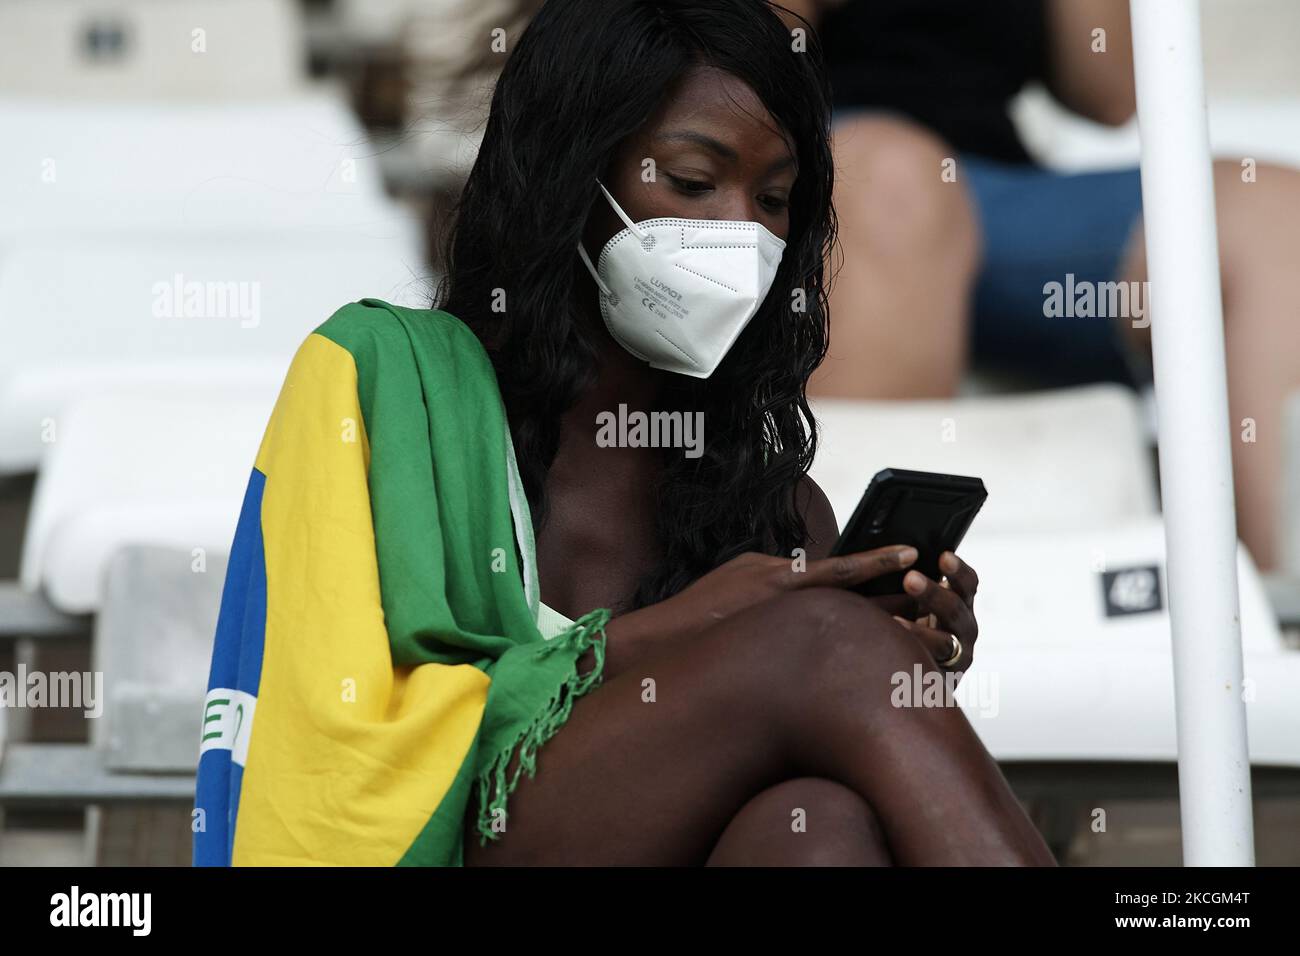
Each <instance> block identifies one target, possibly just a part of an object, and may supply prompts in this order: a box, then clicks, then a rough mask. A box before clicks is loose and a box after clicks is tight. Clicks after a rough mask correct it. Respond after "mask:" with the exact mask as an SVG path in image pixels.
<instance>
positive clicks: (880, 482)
mask: <svg viewBox="0 0 1300 956" xmlns="http://www.w3.org/2000/svg"><path fill="white" fill-rule="evenodd" d="M987 497H988V492H987V491H986V490H985V489H984V482H983V481H981V480H980V479H979V478H967V477H964V476H962V475H942V474H937V473H935V472H929V471H906V470H904V469H902V468H886V469H884V470H883V471H879V472H877V473H876V476H875V477H874V478H872V479H871V484H869V485H867V490H866V491H865V492H863V495H862V500H861V501H859V502H858V506H857V508H855V509H854V511H853V517H851V518H849V523H848V524H847V525H845V527H844V531H843V533H842V534H841V535H840V538H839V540H838V541H837V542H835V548H834V550H833V551H831V554H833V555H834V554H851V553H853V552H855V551H870V550H872V549H873V548H883V547H887V546H889V545H894V544H910V545H911V546H912V547H914V548H916V550H917V551H918V552H920V556H919V557H918V558H917V560H916V563H915V564H913V565H912V566H911V567H910V568H905V569H903V570H902V571H897V572H894V573H892V574H887V575H884V576H883V577H879V578H873V579H872V580H870V581H866V582H864V583H862V584H860V585H858V586H857V587H856V588H854V590H855V591H858V592H859V593H860V594H866V595H868V596H874V595H885V594H899V593H902V591H903V575H905V574H906V573H907V572H908V571H911V570H916V571H920V572H921V573H922V574H924V575H926V577H929V578H931V579H932V580H935V581H938V580H941V579H942V577H943V572H942V571H940V570H939V555H941V554H943V552H945V551H955V550H956V549H957V546H958V545H959V544H961V540H962V538H964V537H965V536H966V530H967V529H968V528H969V527H970V525H971V522H972V521H974V520H975V515H977V514H978V513H979V510H980V507H981V506H983V504H984V500H985V499H986V498H987Z"/></svg>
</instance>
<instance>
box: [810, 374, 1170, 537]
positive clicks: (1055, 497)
mask: <svg viewBox="0 0 1300 956" xmlns="http://www.w3.org/2000/svg"><path fill="white" fill-rule="evenodd" d="M812 407H813V413H814V415H815V416H816V418H817V420H818V422H819V424H820V427H821V446H820V448H819V450H818V452H817V460H816V461H815V462H814V464H813V469H812V477H813V479H814V480H815V481H816V482H817V483H818V484H819V485H820V486H821V488H822V490H823V491H825V492H826V495H827V497H828V498H829V499H830V502H831V506H832V507H833V508H834V509H835V515H836V517H837V518H838V519H839V522H840V525H841V527H842V526H843V525H844V524H845V523H846V522H847V521H848V519H849V516H850V515H851V514H852V513H853V509H854V507H855V506H856V505H857V503H858V499H859V498H861V497H862V492H863V491H864V490H865V489H866V486H867V482H868V481H869V480H870V478H871V476H872V475H874V474H875V473H876V472H877V471H879V470H880V469H882V468H907V469H913V470H917V471H941V472H947V473H949V474H958V475H962V474H966V475H976V476H978V477H980V478H983V479H984V485H985V487H986V488H987V489H988V492H989V499H988V501H987V503H986V504H985V505H984V508H983V510H982V511H981V513H980V516H979V517H978V518H977V519H976V524H975V526H976V528H977V529H979V530H983V531H989V530H1028V529H1036V530H1043V531H1054V530H1071V529H1078V528H1092V527H1097V526H1099V525H1105V524H1115V523H1120V522H1123V521H1126V520H1129V519H1132V518H1138V517H1145V516H1150V515H1153V514H1155V513H1156V499H1155V490H1154V489H1155V475H1154V472H1153V469H1152V465H1151V460H1150V452H1149V450H1148V445H1147V441H1146V437H1145V432H1144V429H1143V425H1142V411H1141V406H1140V404H1139V402H1138V400H1137V398H1136V397H1135V396H1134V395H1133V393H1132V392H1131V391H1129V390H1128V389H1125V388H1122V387H1120V386H1115V385H1090V386H1085V387H1082V388H1073V389H1060V390H1057V391H1050V392H1032V393H1025V394H1016V395H997V396H979V397H972V398H959V399H955V400H952V401H926V402H868V401H853V400H848V399H822V400H814V401H813V405H812Z"/></svg>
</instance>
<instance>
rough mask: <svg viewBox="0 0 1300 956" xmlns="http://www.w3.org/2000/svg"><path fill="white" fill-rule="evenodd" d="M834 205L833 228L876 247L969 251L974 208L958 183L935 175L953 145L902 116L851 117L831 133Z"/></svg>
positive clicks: (951, 155) (950, 156)
mask: <svg viewBox="0 0 1300 956" xmlns="http://www.w3.org/2000/svg"><path fill="white" fill-rule="evenodd" d="M834 154H835V167H836V186H835V207H836V212H837V213H838V214H839V216H840V219H841V226H842V229H843V230H844V231H846V232H847V233H849V236H848V238H850V239H852V238H853V236H852V233H853V232H854V231H855V230H856V231H857V232H858V233H859V235H860V236H861V237H863V238H865V239H868V240H869V241H871V242H872V244H873V245H876V246H879V247H881V248H882V249H885V250H888V249H898V250H899V251H902V250H903V249H905V248H906V249H910V248H914V247H915V246H916V245H918V244H923V245H933V244H935V243H944V244H945V245H949V246H951V245H959V246H962V247H963V248H968V249H970V250H972V251H973V249H974V247H975V244H976V242H975V237H976V235H977V230H976V222H975V213H974V206H973V204H972V202H971V200H970V197H969V195H968V193H967V191H966V188H965V185H964V183H963V182H962V179H961V176H960V172H958V175H957V177H956V179H955V180H953V179H952V177H945V176H944V175H943V172H944V169H945V164H946V163H948V162H950V161H952V160H954V151H953V150H952V149H951V148H950V147H949V146H948V145H947V144H946V143H944V141H943V140H941V139H939V138H938V137H937V136H935V135H934V134H932V133H931V132H929V131H928V130H926V129H925V128H924V127H922V126H919V125H917V124H916V123H913V122H911V121H908V120H903V119H898V118H894V117H889V116H865V117H860V118H858V117H855V118H853V119H850V120H845V121H843V123H842V124H838V125H837V127H836V131H835V137H834Z"/></svg>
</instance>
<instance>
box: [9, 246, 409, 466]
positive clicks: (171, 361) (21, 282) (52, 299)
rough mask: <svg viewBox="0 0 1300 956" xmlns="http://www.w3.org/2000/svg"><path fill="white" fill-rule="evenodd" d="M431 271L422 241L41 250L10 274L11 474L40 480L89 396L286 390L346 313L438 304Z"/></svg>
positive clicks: (15, 262) (20, 256)
mask: <svg viewBox="0 0 1300 956" xmlns="http://www.w3.org/2000/svg"><path fill="white" fill-rule="evenodd" d="M422 263H423V255H422V251H421V250H420V248H419V246H418V244H417V243H416V242H415V237H414V236H409V237H408V238H407V239H405V240H401V239H398V240H383V239H370V238H366V237H360V236H350V235H344V236H322V235H318V236H296V235H295V236H275V235H273V234H263V235H257V236H252V237H245V238H240V239H237V238H235V237H227V236H196V235H190V236H184V237H166V236H161V235H150V236H147V237H135V238H122V239H119V240H117V241H115V242H111V243H110V242H108V241H106V240H78V241H73V240H64V241H60V242H54V241H47V242H40V243H28V244H26V245H25V246H24V248H23V249H22V251H19V252H16V253H15V254H14V255H13V256H11V257H9V258H7V259H5V260H3V261H0V340H3V341H4V342H5V343H6V347H5V349H4V351H2V352H0V474H4V473H17V472H25V471H31V470H33V469H34V468H35V466H36V464H37V462H38V460H39V458H40V455H41V452H42V449H43V448H44V447H45V446H46V445H47V444H48V443H49V442H50V441H51V438H52V437H53V436H52V434H51V432H52V431H53V435H54V436H56V435H57V434H58V424H59V416H60V412H61V410H62V408H63V405H64V403H65V401H67V400H69V399H72V398H75V397H76V396H78V395H86V396H89V395H93V394H95V393H96V392H97V391H98V390H101V389H105V388H111V387H113V386H115V385H116V384H127V385H130V384H131V383H137V384H140V385H142V386H144V387H145V388H148V389H152V390H153V394H154V395H156V396H159V398H160V400H161V401H163V402H166V401H167V400H169V399H170V397H171V396H173V395H175V396H184V395H186V394H188V393H189V391H190V390H191V387H192V386H193V385H201V384H219V383H220V382H223V381H225V382H228V383H229V384H230V387H232V388H241V387H243V386H244V385H245V384H253V385H255V384H257V383H259V382H266V381H272V382H274V381H278V380H279V379H280V378H282V377H283V374H284V371H285V370H286V369H287V368H288V364H289V360H290V358H292V356H293V353H294V351H295V349H296V348H297V347H298V345H299V344H300V343H301V342H302V339H303V338H304V337H305V336H306V335H307V334H308V333H309V332H310V331H311V330H312V329H313V328H315V327H316V326H317V325H319V324H320V323H321V322H323V321H325V319H327V318H328V317H329V316H330V315H331V313H333V312H334V310H336V309H337V308H339V307H340V306H342V305H344V304H346V303H348V302H353V301H356V300H357V299H360V298H364V297H366V296H376V297H379V298H384V299H388V300H389V301H393V302H396V303H399V304H403V305H424V304H426V303H427V292H428V280H427V278H426V277H425V275H424V272H423V265H422ZM178 277H179V280H178ZM190 283H197V284H198V285H197V286H195V287H193V288H191V287H190ZM178 285H179V288H180V294H179V295H178V294H177V288H178ZM191 291H201V292H203V294H204V301H203V303H202V304H201V307H200V308H198V309H192V308H190V306H194V305H197V304H198V301H197V299H194V300H189V301H188V303H187V301H186V300H187V299H188V296H189V294H190V292H191ZM209 293H210V294H211V295H210V301H209ZM168 383H170V386H171V388H170V390H163V389H162V388H161V386H163V385H165V384H168Z"/></svg>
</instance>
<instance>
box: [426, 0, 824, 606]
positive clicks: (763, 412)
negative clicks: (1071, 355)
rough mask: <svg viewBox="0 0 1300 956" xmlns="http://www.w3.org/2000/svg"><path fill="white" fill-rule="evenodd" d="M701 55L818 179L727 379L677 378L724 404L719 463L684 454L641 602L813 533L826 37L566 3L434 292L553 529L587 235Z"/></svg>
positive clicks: (580, 382) (697, 12)
mask: <svg viewBox="0 0 1300 956" xmlns="http://www.w3.org/2000/svg"><path fill="white" fill-rule="evenodd" d="M799 40H802V41H803V42H804V43H805V44H806V48H800V46H801V45H800V43H799V42H798V41H799ZM694 66H711V67H715V68H717V69H720V70H722V71H725V72H727V73H730V74H732V75H734V76H736V77H737V78H739V79H740V80H742V81H744V82H745V83H746V84H748V85H749V86H750V88H751V89H753V90H754V92H755V93H756V94H757V95H758V96H759V98H760V99H761V100H762V102H763V104H764V105H765V106H766V107H767V110H768V112H769V113H771V115H772V116H773V117H774V118H775V119H776V121H777V122H778V123H779V124H780V125H781V127H782V128H783V130H784V132H785V134H786V135H787V137H788V139H789V141H790V142H791V144H792V146H793V148H794V149H795V153H796V155H795V158H796V161H797V163H798V178H797V180H796V181H795V184H794V188H793V190H792V192H791V195H790V228H789V235H788V237H787V240H786V249H785V252H784V255H783V257H782V260H781V267H780V270H779V271H778V273H777V275H776V279H775V281H774V283H773V285H772V289H771V291H770V293H769V294H768V296H767V298H766V300H765V301H764V303H763V305H762V307H761V308H760V310H759V311H758V313H757V315H756V316H755V317H754V319H753V321H751V322H750V324H749V325H748V327H747V328H746V329H745V331H744V333H742V335H741V336H740V338H739V339H738V340H737V341H736V343H735V345H734V346H733V347H732V349H731V351H730V352H729V353H728V354H727V357H726V358H725V359H724V360H723V362H722V364H721V365H720V366H719V367H718V369H717V370H716V371H715V372H714V373H713V375H712V376H710V377H709V378H708V379H695V378H690V377H687V376H672V378H673V379H674V380H675V381H674V383H673V384H672V386H671V387H670V392H671V394H670V395H668V396H665V405H664V407H666V408H674V409H681V410H692V411H702V412H704V415H705V420H706V421H707V423H708V435H709V438H708V441H706V442H705V443H704V449H703V454H702V455H701V457H699V458H687V457H685V456H684V455H672V456H666V457H665V470H664V473H663V476H662V478H661V480H660V483H659V487H658V492H657V499H658V500H657V518H656V521H657V533H658V537H659V544H660V547H661V554H662V560H661V561H660V563H659V566H658V567H657V568H656V569H655V570H654V571H653V572H652V573H650V574H649V575H648V576H647V577H646V579H644V580H643V581H641V582H640V585H639V586H638V588H637V591H636V593H635V594H634V595H631V596H629V600H628V602H627V603H628V606H630V607H633V608H635V607H642V606H645V605H647V604H653V603H656V602H658V601H661V600H663V599H664V598H667V597H670V596H671V595H673V594H675V593H676V592H678V591H680V590H681V589H682V588H684V587H686V586H687V585H688V584H690V583H691V582H692V581H694V580H696V579H697V578H699V577H700V576H701V575H703V574H705V573H707V572H708V571H710V570H712V569H713V568H715V567H717V566H718V565H719V564H721V563H723V562H724V561H727V560H729V559H730V558H732V557H735V556H736V555H738V554H740V553H742V552H745V551H765V552H767V553H769V554H784V555H788V554H790V553H791V551H792V550H793V549H794V548H797V547H801V546H802V545H803V544H804V543H805V539H806V536H807V529H806V526H805V523H804V520H803V517H802V514H801V513H800V509H799V507H798V505H797V502H796V488H797V487H798V486H799V484H800V483H801V481H802V479H803V477H804V476H805V475H806V473H807V471H808V468H809V466H810V465H811V464H812V459H813V454H814V452H815V449H816V427H815V423H814V421H813V418H812V413H811V411H810V410H809V407H808V401H807V397H806V394H805V385H806V383H807V381H808V377H809V376H810V375H811V374H812V372H813V370H814V369H815V368H816V367H817V366H818V365H819V364H820V363H821V361H822V359H823V358H824V357H825V353H826V341H827V307H826V293H825V290H824V288H823V263H824V262H825V260H826V256H827V254H828V253H829V251H830V249H831V248H832V246H833V243H834V237H835V215H834V211H833V208H832V205H831V187H832V182H833V170H832V162H831V152H830V143H829V130H830V93H829V88H828V86H827V82H826V79H825V76H824V73H823V70H822V65H821V55H820V50H819V49H818V47H817V44H816V39H815V36H814V34H813V31H812V30H811V29H810V28H807V27H805V28H804V36H803V37H795V36H792V32H791V30H790V29H789V28H787V27H786V26H785V25H784V24H783V23H782V21H781V19H780V17H779V16H778V15H777V13H776V12H775V10H774V9H773V5H772V4H769V3H766V2H764V0H548V2H547V3H545V4H544V5H543V6H542V7H541V9H540V11H539V12H538V13H537V15H536V16H535V17H534V18H533V19H532V20H531V22H530V23H529V25H528V27H527V29H526V30H525V31H524V32H523V35H522V36H521V37H520V38H519V41H518V44H517V46H516V47H515V49H514V51H513V52H512V53H511V54H510V55H509V57H508V59H507V60H506V63H505V66H504V68H503V70H502V73H501V76H500V78H499V79H498V81H497V84H496V88H495V91H494V93H493V97H492V104H491V111H490V113H489V115H488V119H487V125H486V128H485V130H484V135H483V140H482V145H481V147H480V150H479V153H478V158H477V160H476V162H475V163H474V166H473V169H472V171H471V172H470V175H469V179H468V182H467V183H466V185H465V187H464V191H463V193H462V194H461V197H460V200H459V202H458V204H457V207H456V212H455V222H454V225H453V226H452V227H451V229H450V230H449V232H448V233H447V240H446V248H445V249H444V253H443V256H444V262H445V265H446V272H445V275H444V277H443V279H442V280H441V282H440V284H439V287H438V290H437V293H436V296H435V303H434V304H435V306H436V307H437V308H442V309H445V310H446V311H448V312H450V313H451V314H453V315H455V316H457V317H458V318H460V319H461V320H462V321H464V322H465V323H466V324H467V325H468V326H469V327H470V328H471V329H473V330H474V331H475V333H476V334H477V335H478V336H479V338H480V340H481V341H483V343H484V345H485V347H487V349H488V352H489V354H490V355H491V358H492V362H493V364H494V366H495V369H496V373H497V378H498V381H499V383H500V387H501V391H502V396H503V399H504V401H505V406H506V412H507V415H508V418H509V421H510V429H511V433H512V436H513V439H514V443H515V449H516V454H517V456H518V460H519V469H520V472H521V476H522V478H523V483H524V489H525V493H526V495H527V497H528V501H529V505H530V507H531V509H532V513H533V519H534V522H535V524H536V525H537V528H538V530H540V529H541V527H542V526H543V524H544V523H545V518H546V501H545V485H546V474H547V471H548V469H549V468H550V465H551V463H552V461H553V460H554V458H555V454H556V449H557V447H558V444H559V435H560V418H561V415H562V414H563V413H564V412H565V411H566V410H567V409H568V408H569V407H571V406H572V404H573V403H574V402H575V400H576V399H577V397H578V396H579V395H581V394H582V392H583V390H584V389H585V388H587V387H589V386H590V385H591V384H592V383H593V382H594V380H595V365H596V348H595V343H594V342H593V341H592V340H591V339H590V338H589V336H590V335H592V334H593V333H592V332H591V331H589V329H588V327H587V326H586V325H585V324H584V322H583V320H582V318H581V311H580V309H579V306H578V301H579V300H578V296H579V294H580V290H584V289H585V288H586V287H585V286H584V285H582V284H580V283H583V281H584V280H586V281H587V282H589V281H590V278H589V276H587V274H586V272H585V269H584V268H583V266H582V265H581V262H580V260H579V258H578V255H577V252H576V247H577V245H578V242H579V240H580V238H581V236H582V232H583V227H584V225H585V223H586V221H587V218H588V215H589V213H590V212H591V209H592V204H593V202H594V201H596V200H597V199H598V198H599V195H600V193H599V190H598V188H597V186H596V179H597V178H598V177H603V176H604V175H605V172H606V169H607V167H608V165H609V163H610V162H611V160H612V157H613V156H614V154H615V152H616V150H617V148H618V147H619V145H620V143H622V142H623V141H624V139H625V138H626V137H627V136H629V135H631V134H632V133H633V132H635V131H636V130H637V129H638V128H639V127H640V126H641V125H642V124H643V123H644V122H645V121H646V120H647V119H648V118H649V117H650V116H651V114H652V113H653V112H654V111H655V110H656V108H657V107H658V106H659V105H660V103H661V102H662V100H663V98H664V96H665V95H666V94H667V93H668V91H669V88H670V87H671V86H672V84H673V83H674V81H676V80H677V79H678V78H679V77H681V76H682V75H683V74H684V73H685V72H686V71H687V70H689V69H690V68H692V67H694ZM503 294H504V301H505V303H506V308H505V309H504V310H501V311H498V310H499V309H500V302H501V301H502V295H503ZM670 402H671V404H669V403H670Z"/></svg>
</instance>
